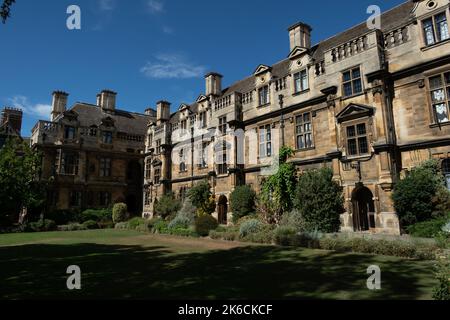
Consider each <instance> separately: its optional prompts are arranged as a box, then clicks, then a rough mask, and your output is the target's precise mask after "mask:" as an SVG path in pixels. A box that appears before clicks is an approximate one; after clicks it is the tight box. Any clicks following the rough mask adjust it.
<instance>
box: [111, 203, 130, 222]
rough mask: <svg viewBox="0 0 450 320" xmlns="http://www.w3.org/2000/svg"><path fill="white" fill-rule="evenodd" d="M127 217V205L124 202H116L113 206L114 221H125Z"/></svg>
mask: <svg viewBox="0 0 450 320" xmlns="http://www.w3.org/2000/svg"><path fill="white" fill-rule="evenodd" d="M127 219H128V207H127V205H126V204H125V203H116V204H115V205H114V208H113V221H114V223H120V222H125V221H127Z"/></svg>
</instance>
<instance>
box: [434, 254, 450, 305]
mask: <svg viewBox="0 0 450 320" xmlns="http://www.w3.org/2000/svg"><path fill="white" fill-rule="evenodd" d="M436 279H437V280H438V285H437V286H436V287H435V288H434V290H433V299H434V300H439V301H449V300H450V256H447V257H444V258H443V259H440V260H439V261H438V263H437V265H436Z"/></svg>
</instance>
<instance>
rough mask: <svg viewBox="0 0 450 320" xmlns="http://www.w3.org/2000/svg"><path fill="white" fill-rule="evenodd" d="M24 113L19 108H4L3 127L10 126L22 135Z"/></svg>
mask: <svg viewBox="0 0 450 320" xmlns="http://www.w3.org/2000/svg"><path fill="white" fill-rule="evenodd" d="M22 118H23V112H22V110H20V109H17V108H8V107H6V108H4V109H3V111H2V125H5V124H9V126H10V127H11V128H12V129H13V130H15V131H16V132H17V133H19V134H20V132H21V131H22Z"/></svg>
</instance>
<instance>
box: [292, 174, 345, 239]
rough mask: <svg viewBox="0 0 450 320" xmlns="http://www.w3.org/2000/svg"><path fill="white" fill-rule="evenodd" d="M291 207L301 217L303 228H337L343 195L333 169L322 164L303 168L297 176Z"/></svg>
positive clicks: (342, 207) (336, 229)
mask: <svg viewBox="0 0 450 320" xmlns="http://www.w3.org/2000/svg"><path fill="white" fill-rule="evenodd" d="M319 195H320V196H319ZM294 207H295V208H296V209H298V211H299V213H300V214H301V216H302V218H303V219H304V221H305V224H306V226H305V227H306V229H307V230H316V229H317V230H319V231H322V232H326V233H333V232H338V231H339V229H340V226H341V221H340V215H341V214H342V213H343V212H345V209H344V196H343V192H342V187H341V186H340V185H339V184H338V183H337V182H336V181H333V170H332V169H330V168H322V169H320V170H310V171H306V172H304V173H303V174H302V175H301V176H300V177H299V180H298V184H297V188H296V191H295V198H294Z"/></svg>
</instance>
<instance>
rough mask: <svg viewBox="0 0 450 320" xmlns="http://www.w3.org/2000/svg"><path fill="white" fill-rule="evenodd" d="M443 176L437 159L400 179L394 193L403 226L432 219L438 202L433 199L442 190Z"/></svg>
mask: <svg viewBox="0 0 450 320" xmlns="http://www.w3.org/2000/svg"><path fill="white" fill-rule="evenodd" d="M442 187H443V177H442V174H441V173H440V168H439V164H438V162H437V161H435V160H432V161H427V162H425V163H423V164H422V165H421V166H419V167H417V168H414V169H412V170H411V172H410V173H409V174H408V175H407V176H406V177H405V178H404V179H403V180H401V181H399V182H398V183H397V184H396V186H395V188H394V192H393V194H392V199H393V201H394V207H395V210H396V211H397V214H398V216H399V219H400V223H401V225H402V227H403V228H406V227H408V226H410V225H413V224H416V223H418V222H424V221H427V220H430V219H431V218H432V217H433V212H435V210H436V207H437V206H438V204H437V203H436V202H435V201H433V200H435V199H436V196H437V195H438V191H439V190H442V189H440V188H442Z"/></svg>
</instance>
